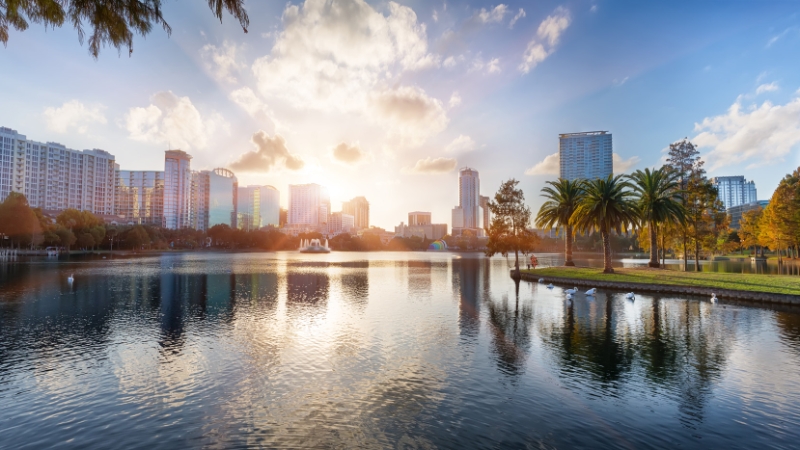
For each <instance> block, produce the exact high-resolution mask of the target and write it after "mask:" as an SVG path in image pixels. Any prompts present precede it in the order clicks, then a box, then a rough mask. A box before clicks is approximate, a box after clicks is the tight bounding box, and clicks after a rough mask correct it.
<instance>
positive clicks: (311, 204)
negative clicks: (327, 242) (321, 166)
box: [288, 183, 331, 230]
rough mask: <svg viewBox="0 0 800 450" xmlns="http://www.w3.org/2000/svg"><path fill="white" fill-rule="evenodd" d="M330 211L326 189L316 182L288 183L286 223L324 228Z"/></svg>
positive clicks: (329, 200) (329, 201)
mask: <svg viewBox="0 0 800 450" xmlns="http://www.w3.org/2000/svg"><path fill="white" fill-rule="evenodd" d="M330 212H331V199H330V196H329V195H328V190H327V189H326V188H325V187H323V186H320V185H318V184H314V183H310V184H290V185H289V214H288V224H289V225H293V226H303V225H304V226H306V227H309V228H315V229H320V230H322V229H325V228H326V227H327V224H328V215H329V214H330Z"/></svg>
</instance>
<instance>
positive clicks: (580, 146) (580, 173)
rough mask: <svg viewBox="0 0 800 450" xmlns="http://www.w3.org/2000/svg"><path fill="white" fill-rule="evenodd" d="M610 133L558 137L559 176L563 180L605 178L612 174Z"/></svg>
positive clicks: (595, 132) (597, 132)
mask: <svg viewBox="0 0 800 450" xmlns="http://www.w3.org/2000/svg"><path fill="white" fill-rule="evenodd" d="M612 153H613V150H612V142H611V133H609V132H608V131H589V132H585V133H566V134H559V135H558V157H559V165H560V170H559V176H560V177H561V178H563V179H565V180H575V179H578V178H583V179H586V180H591V179H594V178H606V177H608V176H609V175H611V174H613V173H614V162H613V155H612Z"/></svg>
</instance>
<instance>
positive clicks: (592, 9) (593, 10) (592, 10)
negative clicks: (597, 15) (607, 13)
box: [589, 5, 597, 12]
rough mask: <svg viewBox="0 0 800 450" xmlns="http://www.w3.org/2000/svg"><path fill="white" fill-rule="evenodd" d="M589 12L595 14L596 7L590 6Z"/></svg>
mask: <svg viewBox="0 0 800 450" xmlns="http://www.w3.org/2000/svg"><path fill="white" fill-rule="evenodd" d="M589 11H591V12H597V5H592V7H591V8H589Z"/></svg>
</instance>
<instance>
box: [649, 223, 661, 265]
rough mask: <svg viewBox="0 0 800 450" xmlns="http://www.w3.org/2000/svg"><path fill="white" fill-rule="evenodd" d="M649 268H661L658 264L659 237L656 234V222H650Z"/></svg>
mask: <svg viewBox="0 0 800 450" xmlns="http://www.w3.org/2000/svg"><path fill="white" fill-rule="evenodd" d="M648 266H650V267H655V268H658V267H660V264H659V263H658V235H657V234H656V223H655V221H650V263H649V264H648Z"/></svg>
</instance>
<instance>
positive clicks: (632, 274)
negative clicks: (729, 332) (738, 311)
mask: <svg viewBox="0 0 800 450" xmlns="http://www.w3.org/2000/svg"><path fill="white" fill-rule="evenodd" d="M614 271H615V272H616V273H613V274H605V273H603V269H599V268H593V267H546V268H541V269H534V270H522V272H523V273H530V274H532V275H534V276H537V277H546V276H550V277H562V278H576V279H581V280H597V281H617V282H625V283H647V284H664V285H673V286H695V287H708V288H718V289H735V290H739V291H750V292H767V293H772V294H792V295H800V277H797V276H790V275H762V274H741V273H718V272H700V273H697V272H678V271H673V270H663V269H644V268H643V269H622V268H619V269H618V268H615V269H614Z"/></svg>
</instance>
